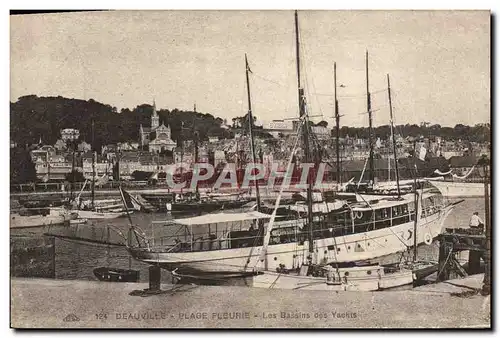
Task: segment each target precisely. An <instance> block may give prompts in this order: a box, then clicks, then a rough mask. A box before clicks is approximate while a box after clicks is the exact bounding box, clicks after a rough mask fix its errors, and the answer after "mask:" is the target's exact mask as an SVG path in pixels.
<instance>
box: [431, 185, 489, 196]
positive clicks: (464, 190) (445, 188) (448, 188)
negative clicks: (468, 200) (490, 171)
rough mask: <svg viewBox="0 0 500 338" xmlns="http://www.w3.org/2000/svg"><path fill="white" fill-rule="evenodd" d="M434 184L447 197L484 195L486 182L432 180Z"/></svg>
mask: <svg viewBox="0 0 500 338" xmlns="http://www.w3.org/2000/svg"><path fill="white" fill-rule="evenodd" d="M431 184H432V185H434V186H435V187H436V188H438V189H439V191H440V192H441V193H442V194H443V196H446V197H452V198H458V197H483V196H484V183H471V182H447V181H432V182H431Z"/></svg>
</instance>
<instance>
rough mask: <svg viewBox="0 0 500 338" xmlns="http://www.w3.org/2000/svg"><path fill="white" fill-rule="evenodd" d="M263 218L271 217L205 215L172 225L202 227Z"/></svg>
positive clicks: (256, 214) (258, 213)
mask: <svg viewBox="0 0 500 338" xmlns="http://www.w3.org/2000/svg"><path fill="white" fill-rule="evenodd" d="M265 218H271V215H268V214H264V213H261V212H258V211H249V212H241V213H229V212H220V213H216V214H207V215H203V216H196V217H190V218H181V219H176V220H174V221H173V223H175V224H181V225H204V224H214V223H229V222H241V221H249V220H254V219H265Z"/></svg>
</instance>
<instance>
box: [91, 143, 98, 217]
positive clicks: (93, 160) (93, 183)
mask: <svg viewBox="0 0 500 338" xmlns="http://www.w3.org/2000/svg"><path fill="white" fill-rule="evenodd" d="M96 156H97V152H95V151H94V152H93V154H92V209H94V198H95V162H96Z"/></svg>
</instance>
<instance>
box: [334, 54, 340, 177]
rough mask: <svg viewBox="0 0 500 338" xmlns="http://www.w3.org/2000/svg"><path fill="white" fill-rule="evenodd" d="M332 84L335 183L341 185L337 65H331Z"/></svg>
mask: <svg viewBox="0 0 500 338" xmlns="http://www.w3.org/2000/svg"><path fill="white" fill-rule="evenodd" d="M333 83H334V87H335V103H334V104H335V130H336V133H337V135H336V138H335V148H336V153H337V183H338V184H341V183H342V179H341V177H340V140H339V137H340V115H339V101H337V63H336V62H334V63H333Z"/></svg>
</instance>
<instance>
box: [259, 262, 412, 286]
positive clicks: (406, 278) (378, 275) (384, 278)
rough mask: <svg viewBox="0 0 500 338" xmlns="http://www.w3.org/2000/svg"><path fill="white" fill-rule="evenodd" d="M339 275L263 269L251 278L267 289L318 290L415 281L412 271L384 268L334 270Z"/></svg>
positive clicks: (397, 284)
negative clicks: (388, 271)
mask: <svg viewBox="0 0 500 338" xmlns="http://www.w3.org/2000/svg"><path fill="white" fill-rule="evenodd" d="M334 274H335V275H337V278H336V279H335V281H334V282H330V283H328V282H327V278H325V277H313V276H300V275H296V274H280V273H276V272H267V271H266V272H264V273H263V274H260V275H257V276H254V277H253V278H252V286H253V287H257V288H266V289H287V290H297V289H300V290H317V291H376V290H381V289H388V288H393V287H398V286H403V285H408V284H412V283H413V273H412V271H409V270H403V271H398V272H394V273H391V274H387V275H386V274H384V271H383V268H381V267H378V266H377V267H373V266H372V267H357V268H344V269H339V270H338V271H335V273H334Z"/></svg>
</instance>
